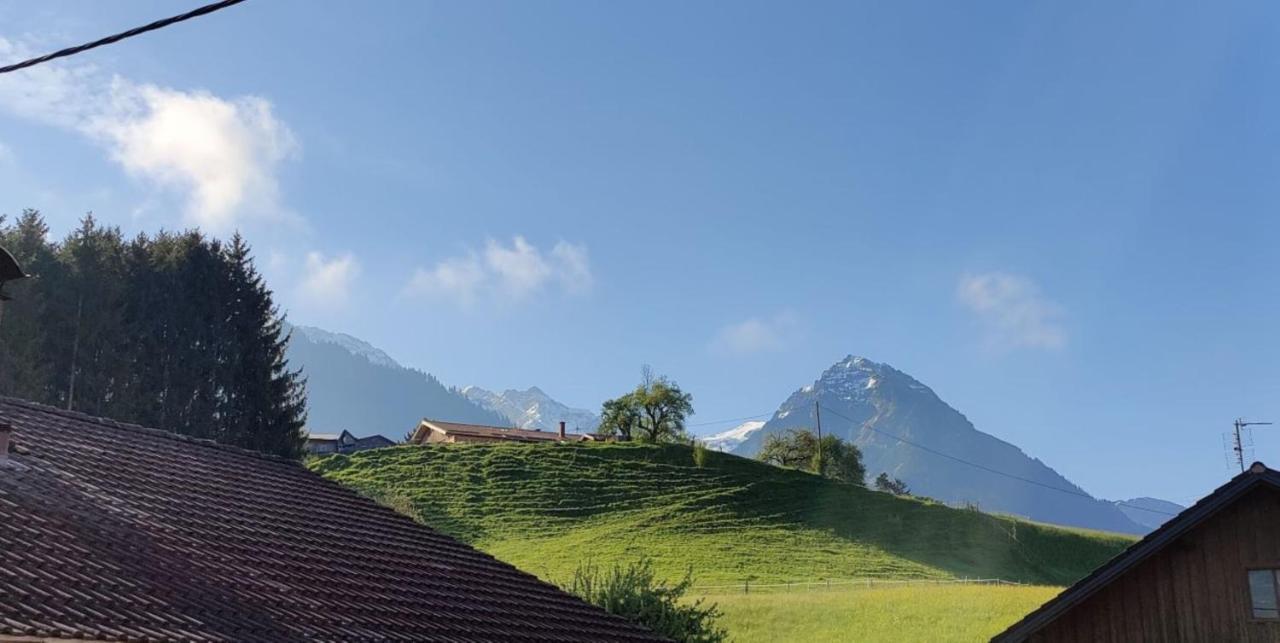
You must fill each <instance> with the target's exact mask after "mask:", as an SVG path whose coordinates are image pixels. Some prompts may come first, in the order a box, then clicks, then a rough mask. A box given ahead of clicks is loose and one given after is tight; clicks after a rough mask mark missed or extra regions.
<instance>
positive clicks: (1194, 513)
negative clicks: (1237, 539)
mask: <svg viewBox="0 0 1280 643" xmlns="http://www.w3.org/2000/svg"><path fill="white" fill-rule="evenodd" d="M1261 484H1271V485H1274V486H1276V487H1280V471H1277V470H1275V469H1271V468H1269V467H1267V465H1265V464H1263V463H1261V462H1254V463H1253V465H1251V466H1250V467H1249V468H1248V469H1245V470H1244V471H1241V472H1240V473H1239V474H1237V475H1235V476H1233V477H1232V478H1231V479H1230V480H1227V481H1226V482H1224V483H1222V484H1221V485H1219V486H1218V488H1216V489H1214V490H1213V491H1211V492H1209V493H1208V494H1206V495H1205V496H1204V497H1202V498H1200V499H1199V500H1197V501H1195V502H1194V503H1192V504H1191V506H1190V507H1187V508H1186V509H1183V510H1182V511H1180V512H1178V514H1177V515H1176V516H1173V517H1172V518H1169V519H1168V520H1166V521H1165V522H1164V523H1163V524H1161V525H1160V526H1159V527H1156V528H1155V529H1153V530H1152V531H1151V532H1149V533H1148V534H1147V535H1145V536H1143V537H1142V538H1140V539H1139V540H1137V541H1135V542H1134V543H1133V544H1131V545H1129V546H1128V547H1126V548H1124V550H1123V551H1121V552H1119V553H1117V554H1116V555H1115V556H1112V557H1111V558H1110V559H1109V560H1107V561H1106V562H1104V563H1102V564H1101V565H1099V566H1098V567H1096V568H1094V570H1093V571H1091V572H1089V573H1088V574H1086V575H1085V576H1084V577H1083V578H1081V579H1079V580H1077V581H1076V582H1074V583H1072V584H1071V585H1070V586H1068V587H1067V588H1066V589H1064V590H1062V591H1061V592H1060V593H1059V594H1058V595H1057V596H1054V597H1053V598H1050V599H1049V600H1047V601H1045V602H1044V604H1042V605H1041V606H1040V607H1037V608H1036V609H1034V610H1032V611H1031V612H1029V613H1028V614H1026V615H1025V616H1023V617H1022V618H1021V619H1019V620H1018V622H1016V623H1014V624H1012V625H1010V626H1009V627H1008V628H1006V629H1005V630H1004V631H1003V632H1000V633H999V634H996V635H995V636H994V637H992V639H991V640H992V641H993V642H996V641H1023V640H1026V639H1027V637H1029V636H1030V635H1031V634H1033V633H1035V632H1036V631H1038V630H1039V628H1041V627H1043V626H1045V625H1046V624H1048V623H1049V622H1051V621H1053V619H1056V618H1057V617H1058V616H1060V615H1062V614H1063V613H1065V612H1066V611H1067V610H1069V609H1071V608H1072V607H1075V606H1076V605H1078V604H1079V603H1081V602H1083V601H1084V600H1085V599H1087V598H1089V597H1090V596H1092V595H1093V594H1094V593H1095V592H1097V591H1098V590H1099V589H1101V588H1102V587H1105V586H1106V585H1107V584H1108V583H1110V582H1112V581H1113V580H1114V579H1115V578H1117V577H1119V576H1120V575H1121V574H1123V573H1124V572H1126V571H1128V570H1129V569H1130V568H1132V567H1133V566H1135V565H1138V564H1140V563H1142V562H1143V561H1145V560H1147V559H1148V558H1149V557H1150V556H1153V555H1155V554H1156V553H1158V552H1159V551H1160V550H1161V549H1163V548H1164V547H1166V546H1168V544H1169V543H1170V542H1173V541H1174V540H1175V539H1177V538H1179V537H1181V536H1182V535H1184V534H1186V533H1187V532H1189V531H1191V530H1192V529H1194V528H1195V527H1197V526H1199V525H1200V524H1201V523H1203V522H1204V521H1205V520H1208V519H1209V518H1211V517H1213V516H1214V515H1216V514H1217V513H1218V512H1219V511H1221V510H1222V509H1223V508H1224V507H1226V506H1227V505H1228V504H1230V503H1231V502H1234V501H1235V500H1237V499H1239V498H1240V497H1241V496H1243V494H1245V493H1247V492H1249V491H1252V490H1253V489H1254V487H1256V486H1258V485H1261Z"/></svg>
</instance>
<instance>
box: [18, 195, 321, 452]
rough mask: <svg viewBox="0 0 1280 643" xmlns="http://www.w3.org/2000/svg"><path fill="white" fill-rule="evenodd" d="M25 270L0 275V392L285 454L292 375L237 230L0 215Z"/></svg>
mask: <svg viewBox="0 0 1280 643" xmlns="http://www.w3.org/2000/svg"><path fill="white" fill-rule="evenodd" d="M0 246H4V247H5V248H6V249H7V250H9V252H11V253H12V254H13V255H14V257H15V258H16V259H17V260H18V262H19V263H20V264H21V265H22V267H23V268H24V269H25V270H26V272H28V273H30V274H32V275H33V277H32V278H30V279H25V280H21V281H17V282H14V283H13V284H11V285H10V286H9V287H8V288H6V292H7V294H9V295H11V296H12V297H13V301H10V302H6V305H5V309H4V316H3V318H0V395H6V396H12V397H19V398H24V399H28V400H32V401H36V402H41V403H44V404H48V405H52V406H57V407H60V408H65V409H71V410H75V411H81V412H84V413H88V414H90V415H96V416H105V417H110V418H113V419H116V420H120V421H124V422H133V423H137V424H142V425H145V426H153V427H157V428H162V429H165V430H169V431H174V432H177V433H181V434H184V435H189V436H192V437H197V438H205V439H211V440H216V441H218V442H221V443H225V444H231V445H235V446H240V447H244V448H247V449H253V450H256V451H262V452H265V453H271V454H275V455H279V456H283V457H297V456H298V455H299V453H300V452H301V448H302V442H303V437H302V426H303V424H304V422H305V420H306V390H305V388H306V382H305V380H304V379H303V377H302V375H301V373H299V372H298V371H295V370H290V368H289V366H288V363H287V361H286V360H285V355H284V351H285V347H286V346H287V344H288V341H289V338H288V335H287V333H285V332H284V329H283V327H282V324H283V321H284V320H283V317H282V316H281V315H280V312H279V310H278V308H277V307H276V305H275V304H274V303H273V301H272V297H271V291H270V290H269V289H268V288H267V287H266V284H265V283H264V281H263V278H262V276H261V275H260V274H259V273H258V271H257V269H256V268H255V267H254V264H253V258H252V256H251V254H250V250H249V246H248V244H247V243H245V241H244V239H243V238H242V237H240V235H238V234H237V235H235V236H234V237H232V239H231V241H230V242H229V243H224V242H222V241H219V240H217V239H212V238H209V237H207V236H205V235H203V234H201V233H200V232H198V231H186V232H161V233H158V234H156V235H154V236H149V235H145V234H140V235H138V236H136V237H134V238H132V239H127V240H126V239H125V238H124V237H123V236H122V235H121V233H120V230H119V228H116V227H108V226H103V225H100V224H99V223H98V222H97V221H96V220H94V218H93V216H92V215H89V216H86V217H84V218H83V219H82V220H81V222H80V225H79V227H77V228H76V229H75V230H73V231H72V232H71V233H69V234H68V235H67V236H66V238H64V239H63V240H61V241H52V240H50V238H49V227H48V225H46V223H45V221H44V218H43V217H42V216H41V215H40V213H39V212H37V211H35V210H26V211H24V212H23V213H22V215H21V216H19V217H17V218H16V219H15V220H9V219H8V218H7V217H4V216H0Z"/></svg>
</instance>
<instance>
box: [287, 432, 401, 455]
mask: <svg viewBox="0 0 1280 643" xmlns="http://www.w3.org/2000/svg"><path fill="white" fill-rule="evenodd" d="M395 445H396V443H395V442H394V441H392V440H391V439H390V438H388V437H386V436H383V435H369V436H365V437H363V438H357V437H356V436H355V435H354V434H352V433H351V432H350V431H347V430H345V429H343V431H342V432H341V433H307V436H306V441H304V442H303V443H302V450H303V451H305V452H307V453H310V454H313V455H328V454H332V453H355V452H356V451H365V450H368V449H382V448H385V447H393V446H395Z"/></svg>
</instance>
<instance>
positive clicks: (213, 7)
mask: <svg viewBox="0 0 1280 643" xmlns="http://www.w3.org/2000/svg"><path fill="white" fill-rule="evenodd" d="M241 2H244V0H222V2H215V3H213V4H208V5H205V6H203V7H200V8H198V9H192V10H191V11H188V12H186V13H184V14H181V15H177V16H173V17H172V18H165V19H163V20H157V21H155V22H153V23H150V24H146V25H143V26H141V27H135V28H133V29H130V30H128V31H122V32H120V33H118V34H115V35H113V36H107V37H106V38H101V39H99V40H95V41H93V42H87V43H85V44H83V45H76V46H75V47H67V48H66V49H60V50H58V51H55V52H53V53H51V54H46V55H44V56H39V57H36V58H31V59H28V60H24V61H22V62H20V63H14V64H12V65H6V66H4V67H0V74H7V73H9V72H11V71H18V70H19V69H26V68H27V67H33V66H35V65H39V64H40V63H46V62H49V61H50V60H54V59H57V58H65V57H67V56H74V55H76V54H78V53H82V52H85V51H89V50H90V49H94V48H97V47H101V46H103V45H110V44H112V43H116V42H120V41H121V40H124V39H125V38H132V37H134V36H137V35H140V34H144V33H147V32H148V31H155V30H156V29H163V28H165V27H168V26H169V25H172V24H175V23H179V22H182V21H183V20H190V19H192V18H198V17H200V16H203V15H205V14H210V13H213V12H215V11H218V10H219V9H226V8H227V7H230V6H231V5H235V4H240V3H241Z"/></svg>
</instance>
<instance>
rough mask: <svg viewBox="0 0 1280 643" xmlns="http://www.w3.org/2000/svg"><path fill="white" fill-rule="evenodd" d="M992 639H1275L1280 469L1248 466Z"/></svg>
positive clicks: (1279, 613) (1279, 637)
mask: <svg viewBox="0 0 1280 643" xmlns="http://www.w3.org/2000/svg"><path fill="white" fill-rule="evenodd" d="M992 641H999V642H1001V643H1005V642H1013V641H1033V642H1039V641H1047V642H1052V641H1103V642H1107V641H1114V642H1121V641H1280V472H1277V471H1274V470H1272V469H1268V468H1267V467H1266V466H1265V465H1263V464H1262V463H1260V462H1255V463H1254V464H1253V466H1251V467H1249V469H1248V470H1247V471H1245V472H1244V473H1241V474H1240V475H1238V476H1236V477H1235V478H1233V479H1232V480H1231V481H1230V482H1228V483H1226V484H1225V485H1223V486H1221V487H1219V488H1218V489H1217V490H1216V491H1214V492H1213V493H1211V494H1209V495H1208V496H1205V497H1204V498H1203V499H1201V500H1200V501H1199V502H1197V503H1196V504H1194V505H1192V506H1191V507H1189V508H1187V509H1186V510H1185V511H1183V512H1182V513H1180V514H1178V515H1177V517H1175V518H1172V519H1171V520H1169V521H1168V522H1166V523H1164V525H1162V526H1161V527H1159V528H1158V529H1156V530H1155V531H1153V532H1151V533H1150V534H1148V535H1147V536H1146V537H1145V538H1143V539H1142V540H1140V541H1138V542H1137V543H1134V544H1133V545H1132V546H1130V547H1129V548H1128V549H1126V550H1125V551H1124V552H1122V553H1121V554H1119V555H1117V556H1116V557H1115V558H1113V559H1111V560H1110V561H1108V562H1107V563H1106V564H1104V565H1103V566H1102V567H1099V568H1098V569H1096V570H1094V571H1093V573H1091V574H1089V575H1088V576H1086V577H1085V578H1083V579H1082V580H1080V581H1079V582H1077V583H1076V584H1075V585H1072V586H1071V587H1069V588H1067V589H1066V590H1064V591H1063V592H1062V593H1061V594H1059V595H1058V596H1057V597H1055V598H1053V599H1052V600H1050V601H1049V602H1047V603H1045V604H1044V605H1043V606H1041V607H1040V608H1039V609H1037V610H1036V611H1034V612H1032V613H1030V614H1028V615H1027V616H1026V617H1025V618H1023V619H1022V620H1021V621H1019V622H1017V623H1015V624H1014V625H1013V626H1011V627H1010V628H1009V629H1007V630H1005V631H1004V632H1003V633H1001V634H999V635H997V636H996V637H995V638H994V639H992Z"/></svg>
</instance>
